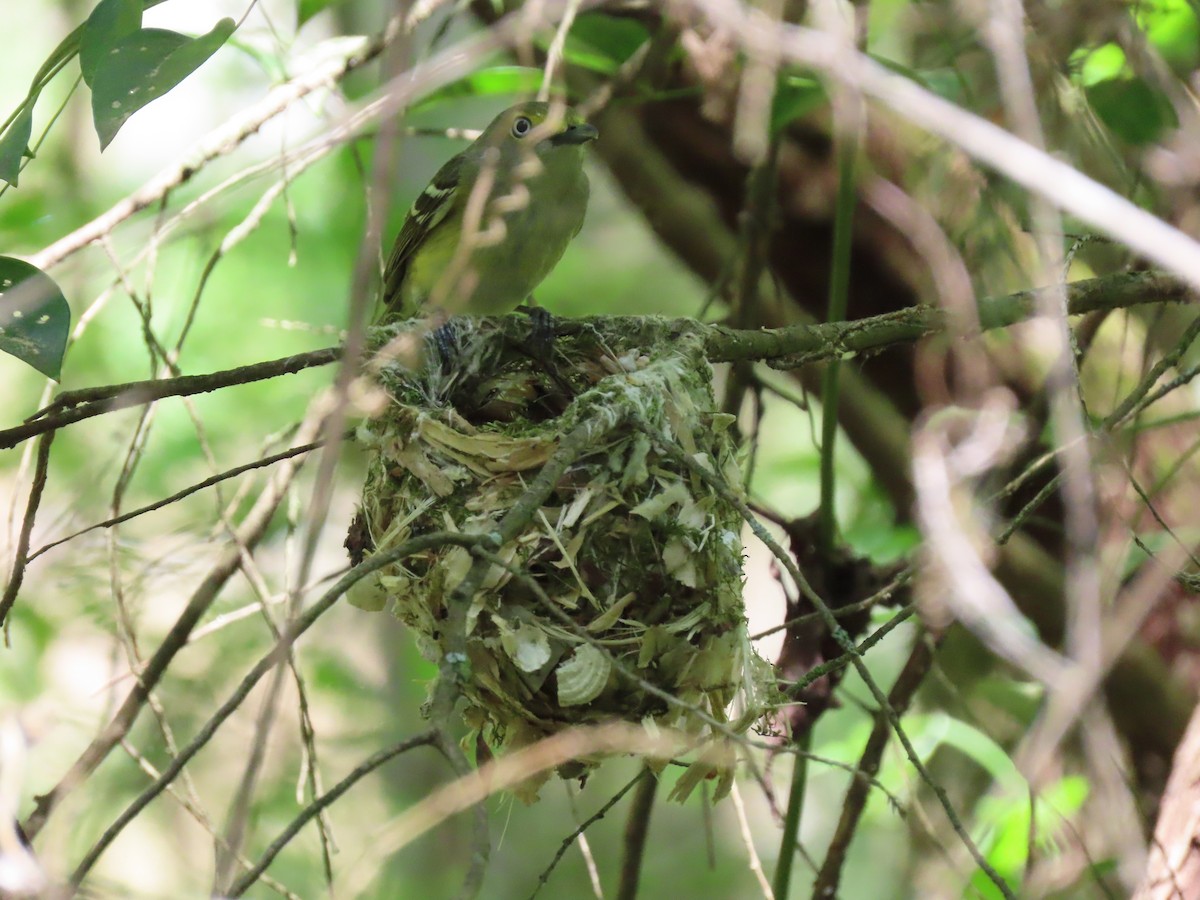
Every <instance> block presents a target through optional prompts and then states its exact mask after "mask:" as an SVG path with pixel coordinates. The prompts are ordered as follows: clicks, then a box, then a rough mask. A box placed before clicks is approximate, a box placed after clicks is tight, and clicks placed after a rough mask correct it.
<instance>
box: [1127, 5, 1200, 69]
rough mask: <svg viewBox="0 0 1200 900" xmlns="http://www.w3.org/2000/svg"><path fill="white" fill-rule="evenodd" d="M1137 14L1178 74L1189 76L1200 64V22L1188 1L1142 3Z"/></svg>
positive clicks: (1142, 26) (1168, 63) (1135, 15)
mask: <svg viewBox="0 0 1200 900" xmlns="http://www.w3.org/2000/svg"><path fill="white" fill-rule="evenodd" d="M1133 15H1134V19H1135V20H1136V21H1137V24H1138V26H1139V27H1140V28H1141V29H1142V30H1143V31H1144V32H1145V33H1146V38H1147V39H1148V40H1149V41H1150V43H1151V44H1152V45H1153V47H1154V49H1155V50H1157V51H1158V52H1159V54H1161V56H1162V58H1163V59H1164V60H1165V61H1166V63H1167V65H1169V66H1170V67H1171V69H1172V70H1173V71H1174V72H1175V74H1177V75H1179V76H1180V77H1181V78H1185V77H1187V76H1188V74H1189V73H1190V72H1191V71H1192V69H1194V68H1195V67H1196V65H1197V63H1200V21H1197V19H1196V10H1195V9H1194V8H1193V6H1192V4H1191V3H1189V2H1188V0H1154V2H1153V3H1138V4H1136V6H1135V12H1134V14H1133Z"/></svg>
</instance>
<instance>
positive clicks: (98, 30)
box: [79, 0, 142, 87]
mask: <svg viewBox="0 0 1200 900" xmlns="http://www.w3.org/2000/svg"><path fill="white" fill-rule="evenodd" d="M141 27H142V0H100V3H99V4H98V5H97V6H96V8H95V9H93V10H92V14H91V15H90V16H88V19H87V22H85V23H84V25H83V35H82V36H81V37H80V39H79V68H80V69H81V70H82V71H83V80H84V81H86V82H87V84H88V87H91V86H92V82H93V81H95V78H96V72H97V71H98V70H99V69H100V67H101V65H102V64H103V62H104V58H105V57H106V56H108V55H109V54H110V53H111V52H112V51H113V50H114V49H116V47H117V45H118V44H119V43H121V41H122V40H124V39H125V38H127V37H129V35H131V34H133V33H134V32H136V31H137V30H138V29H139V28H141Z"/></svg>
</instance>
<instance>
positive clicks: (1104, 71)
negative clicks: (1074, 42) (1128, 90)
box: [1072, 44, 1130, 87]
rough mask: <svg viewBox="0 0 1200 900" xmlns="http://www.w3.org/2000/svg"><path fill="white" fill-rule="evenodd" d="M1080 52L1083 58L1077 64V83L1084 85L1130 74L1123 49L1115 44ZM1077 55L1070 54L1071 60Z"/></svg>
mask: <svg viewBox="0 0 1200 900" xmlns="http://www.w3.org/2000/svg"><path fill="white" fill-rule="evenodd" d="M1080 52H1081V54H1082V57H1083V59H1082V63H1081V64H1080V66H1079V83H1080V84H1082V85H1083V86H1084V87H1091V86H1092V85H1093V84H1099V83H1100V82H1102V81H1111V80H1112V79H1114V78H1120V77H1121V76H1123V75H1128V74H1130V69H1129V65H1128V61H1127V60H1126V59H1125V51H1124V50H1122V49H1121V48H1120V47H1119V46H1117V45H1116V44H1105V45H1104V46H1102V47H1097V48H1096V49H1095V50H1091V51H1080ZM1079 55H1080V54H1075V55H1074V56H1072V60H1075V59H1076V58H1077V57H1078V56H1079Z"/></svg>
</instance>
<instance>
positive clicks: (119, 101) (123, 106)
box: [92, 19, 236, 150]
mask: <svg viewBox="0 0 1200 900" xmlns="http://www.w3.org/2000/svg"><path fill="white" fill-rule="evenodd" d="M235 27H236V26H235V24H234V21H233V19H222V20H221V21H220V22H218V23H217V25H216V27H215V28H213V30H212V31H210V32H209V33H208V34H205V35H201V36H200V37H198V38H189V37H187V36H186V35H183V34H178V33H176V32H174V31H164V30H162V29H158V28H143V29H141V30H140V31H136V32H134V33H133V34H131V35H129V36H128V37H126V38H124V39H123V40H121V41H120V42H118V43H117V45H116V46H115V47H113V48H112V49H111V50H110V51H109V54H108V56H106V57H104V59H103V63H102V64H101V66H100V68H99V69H98V70H97V72H96V75H95V79H94V81H93V83H92V119H93V121H94V122H95V125H96V133H97V134H98V135H99V136H100V149H101V150H103V149H104V148H105V147H107V146H108V145H109V143H110V142H111V141H112V139H113V138H114V137H116V134H117V132H118V131H120V129H121V126H122V125H124V124H125V122H126V121H128V119H129V117H130V116H132V115H133V114H134V113H135V112H137V111H138V110H139V109H141V108H142V107H143V106H145V105H146V104H147V103H150V102H151V101H153V100H157V99H158V98H159V97H161V96H163V95H164V94H165V93H167V92H168V91H169V90H171V89H172V88H173V87H175V86H176V85H177V84H179V82H181V81H183V79H185V78H187V76H188V75H190V74H192V72H194V71H196V69H198V68H199V67H200V66H201V65H202V64H203V63H204V62H205V60H207V59H208V58H209V57H210V56H212V55H213V54H214V53H216V52H217V50H218V49H220V47H221V45H222V44H224V43H225V41H227V40H228V39H229V36H230V35H231V34H233V30H234V28H235Z"/></svg>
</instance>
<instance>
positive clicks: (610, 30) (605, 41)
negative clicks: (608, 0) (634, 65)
mask: <svg viewBox="0 0 1200 900" xmlns="http://www.w3.org/2000/svg"><path fill="white" fill-rule="evenodd" d="M649 39H650V32H649V31H648V30H647V29H646V27H645V26H644V25H642V24H641V23H640V22H637V21H635V20H633V19H626V18H617V17H615V16H608V15H605V14H603V13H585V14H584V15H582V16H580V17H579V18H578V19H576V20H575V24H574V25H573V26H572V27H571V31H570V32H569V33H568V34H567V40H566V43H565V44H564V45H563V55H564V56H565V57H566V59H567V61H568V62H570V63H573V64H574V65H577V66H580V67H582V68H585V69H590V70H591V71H593V72H599V73H600V74H601V75H612V74H613V73H614V72H616V71H617V69H619V68H620V67H621V66H622V65H623V64H624V63H625V61H626V60H628V59H629V57H631V56H633V54H634V53H635V52H637V49H638V48H639V47H641V46H642V44H644V43H646V41H648V40H649Z"/></svg>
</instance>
